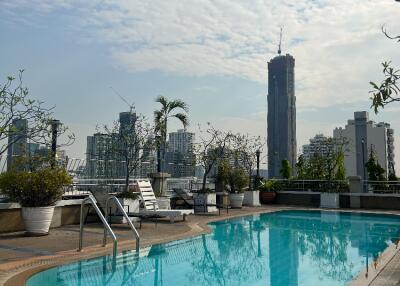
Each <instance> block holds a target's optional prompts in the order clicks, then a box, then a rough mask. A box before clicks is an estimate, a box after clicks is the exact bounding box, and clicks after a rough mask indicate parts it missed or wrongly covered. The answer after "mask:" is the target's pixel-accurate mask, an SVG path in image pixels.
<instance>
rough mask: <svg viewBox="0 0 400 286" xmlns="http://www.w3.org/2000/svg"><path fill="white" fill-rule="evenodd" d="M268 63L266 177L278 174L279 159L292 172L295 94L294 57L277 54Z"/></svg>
mask: <svg viewBox="0 0 400 286" xmlns="http://www.w3.org/2000/svg"><path fill="white" fill-rule="evenodd" d="M278 53H279V55H278V56H276V57H274V58H273V59H272V60H271V61H270V62H269V63H268V97H267V100H268V118H267V120H268V122H267V123H268V124H267V125H268V132H267V143H268V176H269V178H274V177H280V176H281V175H280V169H281V166H282V160H288V161H289V165H290V166H291V168H292V173H293V175H294V174H295V172H296V170H295V167H296V166H295V164H296V157H297V154H296V152H297V143H296V97H295V94H294V58H293V57H292V56H291V55H289V54H286V55H285V56H283V55H281V54H280V47H279V52H278Z"/></svg>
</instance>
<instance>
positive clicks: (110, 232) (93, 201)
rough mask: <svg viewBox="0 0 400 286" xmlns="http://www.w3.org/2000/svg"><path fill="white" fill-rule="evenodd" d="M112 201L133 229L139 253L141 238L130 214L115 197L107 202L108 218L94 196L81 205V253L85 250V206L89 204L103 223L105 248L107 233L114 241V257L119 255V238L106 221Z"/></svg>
mask: <svg viewBox="0 0 400 286" xmlns="http://www.w3.org/2000/svg"><path fill="white" fill-rule="evenodd" d="M111 200H114V202H115V205H116V207H117V209H118V210H119V211H120V212H121V213H122V215H123V216H124V217H125V219H126V220H127V222H128V225H129V227H130V228H131V229H132V231H133V233H134V236H135V239H136V252H137V253H139V247H140V246H139V243H140V236H139V233H138V232H137V230H136V228H135V226H134V225H133V223H132V221H131V220H130V218H129V216H128V214H127V213H126V212H125V210H124V208H123V207H122V205H121V203H120V202H119V200H118V199H117V198H116V197H115V196H110V197H108V198H107V200H106V216H105V217H104V215H103V214H102V213H101V211H100V209H99V207H98V206H97V201H96V199H95V198H94V197H93V195H89V196H88V197H86V198H84V199H83V200H82V203H81V215H80V224H79V246H78V251H81V250H82V248H83V227H84V217H83V209H84V206H85V204H86V203H87V202H89V203H90V204H91V205H92V207H93V208H94V210H95V211H96V213H97V215H98V216H99V217H100V220H101V222H102V223H103V226H104V236H103V247H104V246H106V245H107V232H108V233H109V234H110V236H111V238H112V240H113V255H114V257H115V256H116V255H117V245H118V241H117V237H116V235H115V233H114V232H113V230H112V229H111V226H110V225H109V223H108V222H107V220H106V217H107V216H108V207H109V203H110V201H111Z"/></svg>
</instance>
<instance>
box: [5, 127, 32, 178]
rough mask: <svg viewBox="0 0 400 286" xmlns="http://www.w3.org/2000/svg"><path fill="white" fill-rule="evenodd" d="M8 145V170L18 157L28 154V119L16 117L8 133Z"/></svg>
mask: <svg viewBox="0 0 400 286" xmlns="http://www.w3.org/2000/svg"><path fill="white" fill-rule="evenodd" d="M8 145H9V147H8V149H7V170H11V168H12V166H13V163H14V162H15V159H16V158H18V157H21V156H25V155H27V151H28V120H26V119H14V120H13V121H12V123H11V126H10V130H9V134H8ZM16 167H17V166H16ZM22 168H24V167H22Z"/></svg>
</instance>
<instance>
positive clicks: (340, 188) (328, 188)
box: [275, 179, 349, 193]
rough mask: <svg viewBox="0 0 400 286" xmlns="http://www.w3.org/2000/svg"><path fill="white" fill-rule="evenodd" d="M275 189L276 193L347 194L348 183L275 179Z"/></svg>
mask: <svg viewBox="0 0 400 286" xmlns="http://www.w3.org/2000/svg"><path fill="white" fill-rule="evenodd" d="M275 181H276V188H277V190H278V191H299V192H339V193H342V192H349V183H348V181H328V180H282V179H277V180H275Z"/></svg>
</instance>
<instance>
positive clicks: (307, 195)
mask: <svg viewBox="0 0 400 286" xmlns="http://www.w3.org/2000/svg"><path fill="white" fill-rule="evenodd" d="M276 203H277V204H283V205H295V206H308V207H319V204H320V194H319V193H311V192H278V193H277V196H276Z"/></svg>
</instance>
